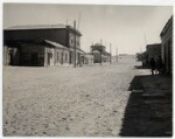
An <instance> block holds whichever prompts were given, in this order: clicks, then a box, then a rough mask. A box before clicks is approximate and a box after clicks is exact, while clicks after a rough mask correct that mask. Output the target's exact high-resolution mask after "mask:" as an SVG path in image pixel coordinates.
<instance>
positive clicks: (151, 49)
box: [145, 43, 161, 62]
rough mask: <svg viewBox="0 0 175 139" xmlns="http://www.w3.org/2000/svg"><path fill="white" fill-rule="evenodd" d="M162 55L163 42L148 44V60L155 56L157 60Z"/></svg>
mask: <svg viewBox="0 0 175 139" xmlns="http://www.w3.org/2000/svg"><path fill="white" fill-rule="evenodd" d="M159 57H161V44H160V43H154V44H148V45H147V46H146V54H145V58H146V62H150V60H151V58H153V59H154V60H155V61H157V60H158V59H159Z"/></svg>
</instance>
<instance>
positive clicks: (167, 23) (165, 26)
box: [160, 15, 173, 37]
mask: <svg viewBox="0 0 175 139" xmlns="http://www.w3.org/2000/svg"><path fill="white" fill-rule="evenodd" d="M172 22H173V15H171V17H170V18H169V19H168V21H167V22H166V24H165V25H164V27H163V29H162V31H161V33H160V36H161V37H162V36H163V35H164V33H165V32H166V31H167V28H168V27H169V24H172Z"/></svg>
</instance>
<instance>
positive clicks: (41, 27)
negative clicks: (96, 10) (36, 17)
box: [3, 25, 82, 36]
mask: <svg viewBox="0 0 175 139" xmlns="http://www.w3.org/2000/svg"><path fill="white" fill-rule="evenodd" d="M44 29H68V30H71V31H73V32H75V33H76V34H78V35H79V36H82V34H81V33H80V31H78V30H75V29H74V28H73V27H72V26H70V25H62V26H61V27H56V26H53V25H50V27H45V26H40V27H32V26H31V27H28V28H27V27H22V28H13V27H9V28H5V29H3V30H4V31H22V30H44Z"/></svg>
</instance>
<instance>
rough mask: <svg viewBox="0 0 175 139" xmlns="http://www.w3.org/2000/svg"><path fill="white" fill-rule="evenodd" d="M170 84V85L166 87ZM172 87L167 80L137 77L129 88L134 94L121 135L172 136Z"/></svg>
mask: <svg viewBox="0 0 175 139" xmlns="http://www.w3.org/2000/svg"><path fill="white" fill-rule="evenodd" d="M168 82H169V83H170V85H168V86H167V83H168ZM165 84H166V85H165ZM171 87H172V86H171V79H169V78H167V77H162V76H160V75H158V76H151V75H147V76H135V77H134V79H133V80H132V82H131V84H130V87H129V89H128V90H130V91H131V95H130V97H129V100H128V104H127V107H126V109H125V114H124V119H123V125H122V129H121V131H120V136H126V137H127V136H128V137H129V136H131V137H170V136H172V88H171Z"/></svg>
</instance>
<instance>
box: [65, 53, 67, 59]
mask: <svg viewBox="0 0 175 139" xmlns="http://www.w3.org/2000/svg"><path fill="white" fill-rule="evenodd" d="M65 61H67V54H66V53H65Z"/></svg>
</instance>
